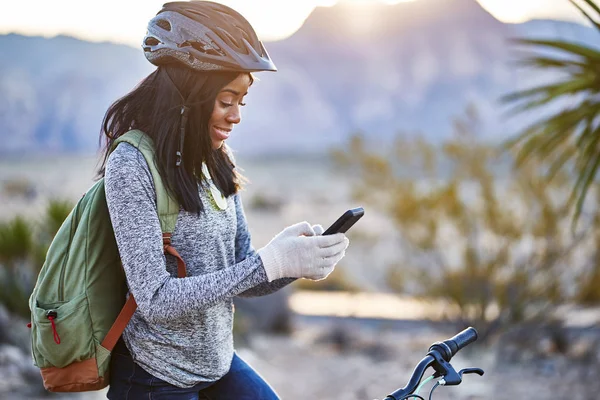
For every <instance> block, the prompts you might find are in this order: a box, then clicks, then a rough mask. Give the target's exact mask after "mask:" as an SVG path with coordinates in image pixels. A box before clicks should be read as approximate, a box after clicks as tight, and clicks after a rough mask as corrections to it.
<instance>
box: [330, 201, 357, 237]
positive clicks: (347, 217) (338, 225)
mask: <svg viewBox="0 0 600 400" xmlns="http://www.w3.org/2000/svg"><path fill="white" fill-rule="evenodd" d="M363 215H365V210H363V208H362V207H358V208H352V209H350V210H348V211H346V212H345V213H344V214H342V216H341V217H339V218H338V220H337V221H335V222H334V223H333V224H331V226H330V227H329V228H327V230H326V231H325V232H323V235H333V234H334V233H346V231H347V230H348V229H350V228H351V227H352V225H354V224H355V223H356V221H358V220H359V219H361V217H362V216H363Z"/></svg>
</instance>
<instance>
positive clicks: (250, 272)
mask: <svg viewBox="0 0 600 400" xmlns="http://www.w3.org/2000/svg"><path fill="white" fill-rule="evenodd" d="M104 179H105V186H106V200H107V203H108V210H109V213H110V218H111V221H112V225H113V228H114V232H115V237H116V241H117V245H118V248H119V253H120V255H121V260H122V262H123V268H124V270H125V275H126V277H127V284H128V287H129V291H130V293H132V294H133V295H134V297H135V299H136V302H137V305H138V308H137V310H136V312H135V314H134V315H133V317H132V319H131V321H130V322H129V325H127V328H126V329H125V332H124V333H123V339H124V341H125V344H126V345H127V347H128V349H129V351H130V352H131V354H132V356H133V359H134V361H135V362H136V363H137V364H138V365H139V366H141V367H142V368H143V369H145V370H146V371H148V372H149V373H150V374H152V375H154V376H156V377H157V378H159V379H162V380H164V381H166V382H169V383H171V384H173V385H175V386H179V387H182V388H183V387H191V386H194V385H195V384H197V383H199V382H205V381H215V380H218V379H219V378H221V377H222V376H223V375H225V374H226V373H227V372H228V371H229V368H230V365H231V360H232V358H233V351H234V347H233V335H232V327H233V297H234V296H262V295H266V294H269V293H273V292H275V291H277V290H279V289H280V288H282V287H283V286H285V285H287V284H289V283H290V282H292V281H293V279H280V280H276V281H273V282H270V283H269V282H268V281H267V275H266V273H265V270H264V267H263V264H262V261H261V259H260V256H259V255H258V253H257V252H256V251H255V250H254V248H253V247H252V245H251V241H250V233H249V232H248V226H247V223H246V217H245V215H244V210H243V207H242V202H241V199H240V196H239V194H235V195H232V196H229V197H228V198H227V205H228V206H227V208H226V209H225V210H220V209H218V208H217V207H215V206H214V205H212V202H211V201H210V197H209V196H210V194H209V190H208V189H206V190H204V188H203V187H201V186H200V185H199V193H200V198H201V200H202V203H203V205H204V207H205V211H204V212H203V213H202V214H201V215H200V216H197V215H196V214H192V213H189V212H186V211H184V210H180V212H179V216H178V219H177V224H176V227H175V231H174V232H173V235H172V238H171V240H172V245H173V247H175V249H177V251H178V252H179V254H180V255H181V257H182V258H183V259H184V261H185V262H186V266H187V277H185V278H177V263H176V259H175V258H174V257H172V256H170V255H169V256H166V257H165V255H164V253H163V246H162V232H161V228H160V223H159V220H158V215H157V206H156V193H155V189H154V183H153V180H152V174H151V173H150V170H149V168H148V164H147V163H146V161H145V159H144V156H143V155H142V154H141V153H140V152H139V151H138V150H137V149H136V148H135V147H133V146H131V145H129V144H127V143H122V144H120V145H119V146H118V147H117V149H116V150H115V151H114V152H113V153H112V154H111V155H110V157H109V158H108V161H107V164H106V173H105V177H104Z"/></svg>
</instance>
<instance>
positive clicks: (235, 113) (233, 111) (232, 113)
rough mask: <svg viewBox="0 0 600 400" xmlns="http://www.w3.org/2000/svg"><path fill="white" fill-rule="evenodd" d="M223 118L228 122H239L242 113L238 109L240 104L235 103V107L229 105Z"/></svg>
mask: <svg viewBox="0 0 600 400" xmlns="http://www.w3.org/2000/svg"><path fill="white" fill-rule="evenodd" d="M225 119H226V120H227V122H229V123H230V124H239V123H240V121H241V120H242V113H241V110H240V106H239V105H237V106H235V107H230V109H229V112H228V113H227V115H226V117H225Z"/></svg>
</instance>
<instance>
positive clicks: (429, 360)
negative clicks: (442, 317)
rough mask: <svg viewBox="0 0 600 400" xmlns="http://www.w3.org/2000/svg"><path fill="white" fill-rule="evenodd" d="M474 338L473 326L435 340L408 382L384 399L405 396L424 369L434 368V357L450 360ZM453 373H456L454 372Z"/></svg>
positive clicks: (413, 388)
mask: <svg viewBox="0 0 600 400" xmlns="http://www.w3.org/2000/svg"><path fill="white" fill-rule="evenodd" d="M476 340H477V331H476V330H475V328H471V327H469V328H467V329H465V330H464V331H462V332H460V333H458V334H457V335H455V336H453V337H452V338H450V339H447V340H444V341H443V342H435V343H434V344H432V345H431V346H430V347H429V352H428V354H427V356H426V357H425V358H423V359H422V360H421V361H420V362H419V364H417V367H416V368H415V369H414V371H413V373H412V376H411V377H410V380H409V381H408V384H407V385H406V386H404V387H403V388H401V389H398V390H396V391H395V392H394V393H392V394H389V395H388V396H387V397H386V400H399V399H402V398H405V397H406V395H409V394H412V393H413V392H414V391H415V390H416V389H417V387H418V385H419V382H420V381H421V379H422V378H423V375H424V374H425V370H426V369H427V368H429V367H431V366H434V368H435V365H434V364H436V363H438V360H436V357H440V356H441V358H443V359H444V360H445V361H446V362H450V360H451V359H452V357H454V356H455V355H456V353H458V352H459V351H460V350H462V349H463V348H465V347H466V346H468V345H469V344H471V343H473V342H474V341H476ZM432 354H433V355H432ZM440 361H441V360H440ZM450 368H451V367H450ZM454 373H455V374H456V372H454Z"/></svg>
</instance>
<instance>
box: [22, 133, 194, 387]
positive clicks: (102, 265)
mask: <svg viewBox="0 0 600 400" xmlns="http://www.w3.org/2000/svg"><path fill="white" fill-rule="evenodd" d="M123 142H126V143H129V144H131V145H133V146H135V147H136V148H138V149H139V150H140V151H141V152H142V154H143V155H144V157H145V159H146V161H147V163H148V166H149V167H150V171H151V172H152V178H153V180H154V185H155V187H156V196H157V203H158V204H157V206H158V214H159V219H160V224H161V228H162V231H163V243H164V248H165V253H168V254H171V255H173V256H175V257H177V266H178V268H177V269H178V276H179V277H183V276H185V264H184V262H183V260H182V259H181V257H180V256H179V254H177V251H176V250H175V249H174V248H173V247H171V245H170V244H171V241H170V240H171V233H172V232H173V230H174V229H175V223H176V221H177V215H178V213H179V205H178V204H177V202H176V201H174V200H173V199H172V198H171V197H170V196H169V195H168V192H167V190H166V189H165V187H164V185H163V182H162V180H161V177H160V175H159V173H158V169H157V167H156V165H155V162H154V147H153V145H152V142H151V140H150V138H149V137H148V136H147V135H145V134H144V133H143V132H141V131H139V130H133V131H129V132H127V133H125V134H124V135H122V136H120V137H119V138H118V139H117V140H116V141H115V142H114V144H113V146H112V148H111V151H112V150H114V149H115V148H116V146H117V145H118V144H119V143H123ZM126 292H127V284H126V281H125V274H124V272H123V269H122V267H121V261H120V257H119V251H118V249H117V244H116V241H115V236H114V232H113V228H112V224H111V221H110V217H109V213H108V207H107V204H106V198H105V192H104V179H100V180H99V181H98V182H96V183H95V184H94V185H93V186H92V187H91V188H90V189H89V190H88V191H87V193H86V194H85V195H84V196H83V197H82V198H81V199H80V200H79V201H78V203H77V204H76V205H75V207H74V208H73V210H72V211H71V213H70V214H69V216H68V217H67V218H66V220H65V221H64V223H63V224H62V226H61V227H60V229H59V230H58V232H57V234H56V236H55V237H54V239H53V241H52V243H51V244H50V248H49V250H48V253H47V255H46V260H45V262H44V265H43V266H42V269H41V271H40V274H39V276H38V278H37V282H36V284H35V287H34V289H33V293H32V294H31V297H30V298H29V309H30V310H31V351H32V356H33V362H34V364H35V365H36V366H37V367H39V368H40V372H41V374H42V378H43V380H44V386H45V388H46V389H47V390H49V391H51V392H81V391H88V390H99V389H102V388H104V387H106V386H107V385H108V383H109V375H108V373H109V365H110V354H111V351H112V349H113V347H114V346H115V344H116V342H117V340H118V339H119V337H120V336H121V334H122V333H123V330H124V329H125V327H126V326H127V323H128V322H129V320H130V319H131V316H132V315H133V313H134V311H135V309H136V307H137V305H136V304H135V300H134V298H133V296H132V295H131V296H129V298H128V300H127V302H125V295H126Z"/></svg>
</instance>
